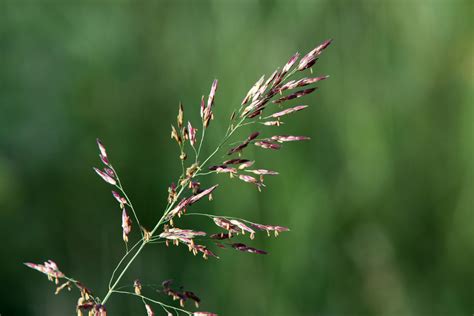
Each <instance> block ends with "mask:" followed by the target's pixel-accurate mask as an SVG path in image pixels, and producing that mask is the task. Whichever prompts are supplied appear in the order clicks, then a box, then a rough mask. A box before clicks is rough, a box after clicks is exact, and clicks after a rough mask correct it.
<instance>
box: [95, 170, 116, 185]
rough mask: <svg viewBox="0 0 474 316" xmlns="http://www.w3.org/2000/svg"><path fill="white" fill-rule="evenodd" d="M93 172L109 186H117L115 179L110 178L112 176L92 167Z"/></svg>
mask: <svg viewBox="0 0 474 316" xmlns="http://www.w3.org/2000/svg"><path fill="white" fill-rule="evenodd" d="M94 171H95V172H96V173H97V174H98V175H99V176H100V177H101V178H102V180H104V181H105V182H107V183H108V184H111V185H116V184H117V181H115V179H114V178H112V176H110V175H109V174H107V172H103V171H100V170H99V169H97V168H95V167H94Z"/></svg>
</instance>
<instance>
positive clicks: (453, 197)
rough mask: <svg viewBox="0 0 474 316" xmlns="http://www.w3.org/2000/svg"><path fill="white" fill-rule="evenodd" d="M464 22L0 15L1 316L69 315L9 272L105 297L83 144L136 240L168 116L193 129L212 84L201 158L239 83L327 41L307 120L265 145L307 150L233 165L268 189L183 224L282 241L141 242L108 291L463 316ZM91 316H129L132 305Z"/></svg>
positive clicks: (43, 291) (118, 5)
mask: <svg viewBox="0 0 474 316" xmlns="http://www.w3.org/2000/svg"><path fill="white" fill-rule="evenodd" d="M473 21H474V5H473V2H472V1H469V0H467V1H448V0H438V1H435V0H432V1H403V0H400V1H395V0H393V1H389V0H380V1H375V0H372V1H349V0H345V1H344V0H341V1H334V0H327V1H324V0H319V1H242V2H237V1H211V2H207V1H83V2H80V1H70V2H67V3H66V2H61V1H42V2H41V3H40V2H39V1H26V0H20V1H13V0H11V1H8V0H0V110H1V111H0V216H1V222H0V231H1V233H2V249H3V251H2V259H1V261H0V262H1V263H0V267H1V273H0V280H1V284H2V286H1V288H0V291H1V295H0V313H1V314H2V316H9V315H73V314H74V306H75V302H76V300H77V295H76V294H77V293H75V292H74V294H73V293H62V294H61V295H58V296H55V295H54V294H53V292H54V286H53V284H51V283H49V282H47V280H46V278H45V277H44V276H42V275H40V274H39V273H36V272H34V271H32V270H28V269H27V268H26V267H24V266H23V265H22V262H24V261H33V262H42V261H44V260H46V259H49V258H51V259H53V260H55V261H56V262H57V263H58V264H59V266H60V268H61V269H62V270H63V271H64V272H66V273H67V274H69V275H71V276H73V277H75V278H77V279H80V280H81V281H82V282H84V283H85V284H86V285H87V286H88V287H90V288H92V289H93V290H94V292H95V293H97V294H98V295H99V296H101V297H103V295H104V294H105V292H106V287H107V281H108V278H109V276H110V273H111V270H112V268H113V266H114V264H115V263H116V262H117V260H118V259H119V258H120V256H121V254H122V253H123V243H122V241H121V228H120V210H119V209H118V206H117V204H116V203H115V201H114V200H113V198H112V196H111V195H110V187H109V186H108V185H106V184H105V183H103V181H101V180H100V179H99V178H98V177H97V176H96V175H95V174H94V173H93V171H92V169H91V167H92V166H99V165H100V163H99V159H98V157H97V154H98V151H97V148H96V144H95V138H96V137H100V138H101V139H102V140H103V142H104V143H105V144H106V146H107V148H108V152H109V156H110V159H111V161H112V162H113V163H114V165H115V166H116V168H117V170H119V173H120V175H121V178H122V180H123V182H124V185H125V187H126V189H127V191H128V193H129V196H130V197H131V198H132V200H133V201H134V204H135V206H136V208H137V210H138V211H139V213H140V216H141V218H142V222H143V223H144V224H145V225H146V226H147V227H150V226H152V225H153V223H154V221H155V220H156V219H157V216H159V214H160V212H161V210H162V207H163V205H164V203H165V200H166V195H167V193H166V189H167V186H168V185H169V183H170V182H171V181H172V180H173V179H175V177H176V176H177V175H178V174H179V169H180V165H179V162H178V158H177V156H178V152H177V148H176V146H175V144H173V143H172V142H171V141H170V139H169V131H170V124H171V123H173V122H174V121H175V118H176V113H177V104H178V102H179V101H183V103H184V106H185V110H186V118H187V119H191V120H193V122H195V124H196V125H198V123H197V122H198V112H199V110H198V107H199V100H200V96H201V95H202V94H208V93H209V87H210V85H211V82H212V80H213V79H214V78H218V79H219V81H220V85H219V89H218V93H217V96H216V107H215V113H216V120H214V121H213V122H212V123H211V127H210V130H209V133H208V138H207V140H206V142H205V151H206V152H209V150H211V149H212V146H213V145H215V144H217V142H218V141H219V139H220V137H222V134H223V133H224V132H225V128H226V122H227V119H228V117H229V115H230V113H231V110H232V109H233V108H234V107H235V106H236V105H237V104H239V102H240V101H241V100H242V98H243V96H244V95H245V94H246V93H247V90H248V89H249V88H250V86H251V85H252V84H253V83H254V82H255V81H256V80H257V79H258V77H260V76H261V75H262V74H264V73H266V74H269V73H271V72H272V71H273V70H274V69H275V68H276V67H279V66H281V65H283V64H284V63H285V62H286V61H287V59H288V58H289V56H291V55H292V54H293V53H294V52H296V51H299V52H301V53H306V52H307V51H309V50H310V49H312V48H313V47H314V46H315V45H317V44H319V43H320V42H321V41H323V40H325V39H327V38H333V39H334V42H333V45H331V46H330V47H329V48H328V49H327V50H326V51H325V53H324V54H323V56H322V58H321V59H320V61H319V62H318V63H317V65H316V67H314V71H315V73H316V74H329V75H331V78H330V80H327V81H325V82H322V83H321V84H320V87H321V89H320V90H319V91H318V92H316V93H314V94H312V95H310V96H308V97H307V98H306V100H305V101H304V103H307V104H310V105H311V107H310V108H309V109H307V110H305V112H301V113H298V114H295V115H293V116H291V117H289V118H288V119H286V120H285V122H286V123H287V124H286V125H284V126H283V127H280V128H279V129H275V128H267V129H266V133H268V134H267V135H271V134H272V133H275V134H293V135H308V136H311V137H312V140H311V142H302V143H298V144H296V143H290V144H286V145H285V146H284V148H283V150H281V151H279V152H272V153H268V152H267V151H263V150H259V149H255V148H249V150H247V156H250V157H255V158H256V159H257V161H259V162H260V164H259V165H258V166H259V167H266V168H268V169H274V170H278V171H280V173H281V175H280V176H278V177H274V178H269V179H267V182H266V183H267V188H266V189H265V190H264V191H263V192H262V193H258V192H257V191H256V190H255V188H254V187H253V186H252V185H250V184H246V183H243V182H241V181H237V180H233V181H231V180H228V179H227V177H226V176H224V175H221V176H217V177H215V176H213V177H209V178H208V179H207V180H206V181H205V184H206V185H210V184H213V183H220V184H221V186H220V188H219V189H218V191H216V194H215V199H214V201H213V202H211V203H208V202H205V203H204V202H203V203H200V204H199V205H196V206H195V207H194V210H199V211H207V212H209V213H216V214H222V215H234V216H239V217H243V218H247V219H249V220H253V221H255V222H261V223H268V224H279V225H284V226H289V227H290V228H291V230H292V231H291V232H290V233H284V234H283V235H282V236H281V237H278V238H277V239H275V238H267V237H265V235H264V234H261V235H259V236H258V237H257V238H256V239H255V240H254V241H253V242H248V239H246V238H244V239H242V240H244V241H246V242H248V244H250V245H253V246H255V247H257V248H263V249H266V250H268V251H269V252H270V254H269V255H268V256H258V255H251V254H245V253H240V252H237V251H233V250H230V249H228V250H220V249H218V250H216V252H218V253H219V255H220V257H221V259H220V260H214V259H211V260H208V261H204V260H202V258H200V257H193V256H191V255H190V254H189V253H188V252H187V250H186V249H185V248H184V247H175V248H171V249H167V248H165V247H163V246H162V245H155V246H152V247H149V248H146V249H145V251H144V253H143V256H142V257H141V258H140V259H139V260H137V261H136V262H135V264H134V265H133V267H132V269H131V270H130V271H129V273H128V274H127V276H126V277H125V278H124V284H125V283H127V282H132V281H133V280H134V279H135V278H136V277H139V278H140V279H141V280H142V282H143V283H160V282H161V281H162V280H164V279H169V278H172V279H174V280H175V282H176V283H177V284H181V285H184V286H185V287H186V288H187V289H190V290H192V291H194V292H196V293H197V294H198V295H200V296H201V298H202V299H203V303H202V308H201V310H209V311H213V312H216V313H219V314H221V315H328V316H329V315H334V316H337V315H394V316H395V315H471V314H472V313H474V269H473V266H474V209H473V206H474V124H473V122H474V107H473V106H474V102H473V94H474V88H473V83H474V81H473V68H474V57H473V56H474V46H473V35H474V26H473V24H474V23H473ZM294 103H295V104H296V103H297V102H294ZM260 130H261V131H263V130H265V129H260ZM186 221H187V222H186ZM186 221H182V222H181V223H182V225H181V226H185V227H195V228H200V229H205V230H208V231H217V229H215V228H214V226H213V225H212V224H211V223H209V221H208V220H205V219H201V218H191V217H187V218H186ZM135 232H136V231H135ZM212 249H214V250H215V248H212ZM146 293H147V294H149V295H152V296H154V297H160V296H159V295H160V294H158V293H153V292H152V291H150V290H148V292H146ZM161 299H162V300H163V301H164V302H167V303H170V300H169V299H168V298H167V297H163V296H161ZM188 307H189V308H190V309H193V308H192V307H191V304H189V305H188ZM108 310H109V314H110V315H143V314H144V313H145V311H144V308H143V304H142V303H141V301H140V300H138V299H135V298H133V297H126V298H125V297H120V296H114V297H113V298H112V299H111V300H110V301H109V304H108ZM155 310H156V311H157V313H161V314H163V313H162V310H160V308H159V307H155ZM193 310H194V309H193Z"/></svg>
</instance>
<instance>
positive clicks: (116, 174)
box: [111, 166, 143, 237]
mask: <svg viewBox="0 0 474 316" xmlns="http://www.w3.org/2000/svg"><path fill="white" fill-rule="evenodd" d="M111 168H112V170H113V171H114V173H115V177H116V178H117V184H116V185H115V187H116V188H117V189H119V190H120V192H122V194H123V196H124V197H125V199H126V200H127V204H128V205H129V206H130V209H131V210H132V213H133V216H134V217H135V220H136V221H137V224H138V226H139V227H140V226H141V225H140V220H139V219H138V216H137V213H136V212H135V208H134V207H133V204H132V201H131V200H130V198H129V197H128V195H127V193H126V192H125V190H124V189H123V186H122V182H121V181H120V178H119V176H118V173H117V171H115V169H114V168H113V167H112V166H111ZM140 234H141V235H142V237H143V232H142V231H140Z"/></svg>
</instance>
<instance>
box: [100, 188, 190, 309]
mask: <svg viewBox="0 0 474 316" xmlns="http://www.w3.org/2000/svg"><path fill="white" fill-rule="evenodd" d="M184 189H185V185H183V186H181V189H180V191H179V192H178V194H177V196H178V197H179V196H180V195H181V193H182V192H183V191H184ZM175 203H176V201H174V202H173V203H170V204H168V207H167V208H166V210H165V212H164V213H163V216H161V218H160V220H159V221H158V223H156V225H155V227H154V228H153V230H152V231H151V232H150V235H151V236H153V234H154V233H155V231H156V230H157V229H158V227H159V226H160V225H161V224H162V223H163V222H164V221H165V218H166V215H167V214H168V212H169V211H170V210H171V208H172V207H173V206H174V204H175ZM146 244H147V241H146V240H144V239H142V240H141V244H140V247H139V248H138V250H137V252H136V253H135V254H134V255H133V256H132V257H131V258H130V260H129V261H128V263H127V264H126V265H125V267H124V268H123V270H122V272H120V274H119V276H118V277H117V280H116V281H115V282H114V284H113V285H112V286H111V287H110V289H109V291H108V292H107V294H106V295H105V297H104V299H103V300H102V304H105V303H106V302H107V300H108V299H109V297H110V295H112V293H113V292H114V289H115V287H116V286H117V284H118V283H119V282H120V280H121V279H122V277H123V276H124V274H125V272H127V270H128V268H129V267H130V265H131V264H132V262H133V261H135V259H136V258H137V256H138V255H139V254H140V252H141V251H142V249H143V248H144V247H145V245H146Z"/></svg>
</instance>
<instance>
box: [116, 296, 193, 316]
mask: <svg viewBox="0 0 474 316" xmlns="http://www.w3.org/2000/svg"><path fill="white" fill-rule="evenodd" d="M113 292H114V293H118V294H127V295H133V296H137V297H140V298H141V299H144V300H146V301H149V302H152V303H155V304H159V305H161V306H164V307H166V308H170V309H174V310H176V311H180V312H182V313H186V314H188V315H192V314H193V313H191V312H189V311H187V310H185V309H182V308H178V307H174V306H171V305H168V304H165V303H163V302H160V301H157V300H154V299H151V298H149V297H146V296H143V295H140V294H136V293H132V292H127V291H118V290H115V291H113Z"/></svg>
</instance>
